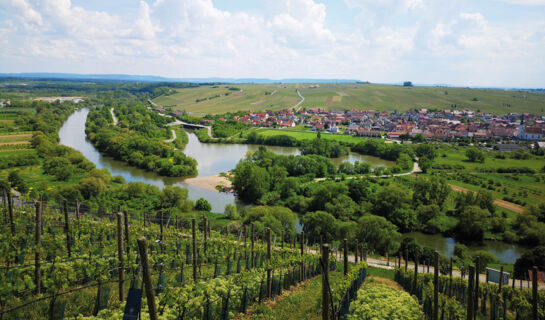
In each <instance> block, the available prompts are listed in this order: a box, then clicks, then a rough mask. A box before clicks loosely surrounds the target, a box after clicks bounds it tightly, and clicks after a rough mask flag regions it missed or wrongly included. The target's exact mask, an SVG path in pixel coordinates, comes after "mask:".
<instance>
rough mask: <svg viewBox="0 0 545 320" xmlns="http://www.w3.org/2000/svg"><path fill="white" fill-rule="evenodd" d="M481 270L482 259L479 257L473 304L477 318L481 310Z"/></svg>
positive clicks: (476, 267) (476, 265) (476, 264)
mask: <svg viewBox="0 0 545 320" xmlns="http://www.w3.org/2000/svg"><path fill="white" fill-rule="evenodd" d="M480 268H481V258H480V257H479V256H477V257H476V259H475V301H474V302H473V303H474V305H473V310H475V315H474V316H477V312H476V311H477V310H479V271H480Z"/></svg>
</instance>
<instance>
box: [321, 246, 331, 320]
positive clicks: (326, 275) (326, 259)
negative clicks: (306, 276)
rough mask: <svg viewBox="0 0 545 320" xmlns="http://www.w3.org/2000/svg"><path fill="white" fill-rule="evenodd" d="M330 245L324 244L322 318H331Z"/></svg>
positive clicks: (327, 319)
mask: <svg viewBox="0 0 545 320" xmlns="http://www.w3.org/2000/svg"><path fill="white" fill-rule="evenodd" d="M328 283H329V246H328V245H327V244H323V245H322V320H330V319H329V290H328V289H329V288H328V287H329V285H328Z"/></svg>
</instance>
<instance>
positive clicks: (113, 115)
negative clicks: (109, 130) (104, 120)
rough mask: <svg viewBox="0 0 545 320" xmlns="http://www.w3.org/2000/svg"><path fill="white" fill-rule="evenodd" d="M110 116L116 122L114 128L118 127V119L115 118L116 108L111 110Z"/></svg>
mask: <svg viewBox="0 0 545 320" xmlns="http://www.w3.org/2000/svg"><path fill="white" fill-rule="evenodd" d="M110 114H111V115H112V119H113V120H114V126H117V122H118V121H117V118H116V116H115V113H114V108H111V109H110Z"/></svg>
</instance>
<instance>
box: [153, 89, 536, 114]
mask: <svg viewBox="0 0 545 320" xmlns="http://www.w3.org/2000/svg"><path fill="white" fill-rule="evenodd" d="M229 87H231V88H237V89H241V90H242V91H234V90H229ZM296 89H298V90H299V91H300V92H301V94H302V95H303V96H304V97H305V101H304V102H303V103H302V104H301V106H302V107H321V108H327V109H349V108H358V109H373V110H388V111H392V110H397V111H405V110H408V109H411V108H437V109H445V108H451V106H452V105H456V107H457V109H472V110H475V111H478V110H480V111H482V112H491V113H494V114H505V113H510V112H530V113H533V114H538V115H543V114H545V113H544V112H543V111H544V108H545V93H537V92H528V91H519V90H494V89H469V88H447V87H401V86H392V85H376V84H357V83H351V84H346V83H344V84H319V85H309V84H263V85H260V84H244V85H238V84H237V85H218V86H202V87H199V88H187V89H177V93H175V94H173V95H169V96H160V97H158V98H156V99H154V102H155V103H157V104H159V105H163V106H172V107H174V108H175V109H183V110H186V111H189V112H193V113H197V114H206V113H216V114H217V113H224V112H230V111H238V110H244V111H247V110H252V111H256V110H264V109H273V110H274V109H282V108H288V107H292V106H294V105H295V104H297V102H299V101H300V98H299V96H298V95H297V92H296V91H295V90H296ZM273 92H274V94H271V93H273ZM226 93H229V94H228V95H225V94H226ZM197 101H199V102H197Z"/></svg>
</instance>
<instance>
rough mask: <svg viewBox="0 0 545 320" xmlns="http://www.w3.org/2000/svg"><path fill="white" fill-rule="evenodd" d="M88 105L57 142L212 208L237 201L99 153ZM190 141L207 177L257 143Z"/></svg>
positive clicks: (287, 150) (288, 150)
mask: <svg viewBox="0 0 545 320" xmlns="http://www.w3.org/2000/svg"><path fill="white" fill-rule="evenodd" d="M88 113H89V109H81V110H78V111H76V112H74V113H73V114H72V115H71V116H70V117H69V118H68V119H67V120H66V122H65V123H64V124H63V126H62V127H61V129H60V131H59V137H60V143H61V144H62V145H66V146H69V147H71V148H74V149H76V150H78V151H80V152H81V153H82V154H83V155H84V156H85V157H86V158H87V159H89V161H91V162H92V163H94V164H95V166H96V167H97V168H99V169H103V168H106V169H108V170H109V171H110V172H111V173H112V175H113V176H118V175H119V176H122V177H123V178H125V180H126V181H127V182H136V181H138V182H144V183H148V184H151V185H154V186H158V187H160V188H162V187H164V186H165V185H175V186H180V187H183V188H186V189H187V190H188V195H189V198H190V199H192V200H197V199H199V198H205V199H207V200H208V201H209V202H210V204H211V205H212V211H213V212H223V211H224V208H225V205H226V204H228V203H237V204H239V205H240V204H242V203H238V202H237V200H236V197H235V196H234V195H233V194H232V193H219V192H217V191H213V190H206V189H202V188H198V187H195V186H193V185H190V184H188V183H186V182H184V178H170V177H161V176H158V175H157V174H155V173H153V172H149V171H145V170H142V169H138V168H135V167H132V166H129V165H127V164H126V163H124V162H121V161H117V160H114V159H113V158H111V157H107V156H104V155H102V154H101V153H100V152H99V151H98V150H97V149H96V148H95V147H94V146H93V145H92V144H91V142H89V141H88V140H87V139H86V135H85V121H86V120H87V114H88ZM188 136H189V142H188V143H187V145H186V147H185V150H184V153H185V154H187V155H188V156H190V157H192V158H194V159H196V160H197V163H198V165H197V169H198V171H199V173H198V177H207V176H212V175H216V174H218V173H221V172H227V171H229V170H231V169H234V168H235V166H236V165H237V163H238V162H239V160H240V159H241V158H243V157H244V156H245V155H246V153H247V152H248V151H256V150H257V149H258V148H259V145H248V144H219V143H201V142H200V141H199V139H198V138H197V136H196V135H195V134H194V133H192V132H190V131H188ZM267 149H269V150H271V151H273V152H274V153H276V154H283V155H297V154H299V150H298V149H297V148H293V147H275V146H267ZM332 160H333V162H334V163H335V164H336V165H338V164H339V163H341V162H342V161H350V162H355V161H365V162H369V163H370V164H371V165H373V166H389V165H392V164H393V163H392V162H391V161H385V160H382V159H379V158H376V157H370V156H364V155H360V154H356V153H350V154H349V155H347V156H344V157H341V158H336V159H332Z"/></svg>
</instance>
